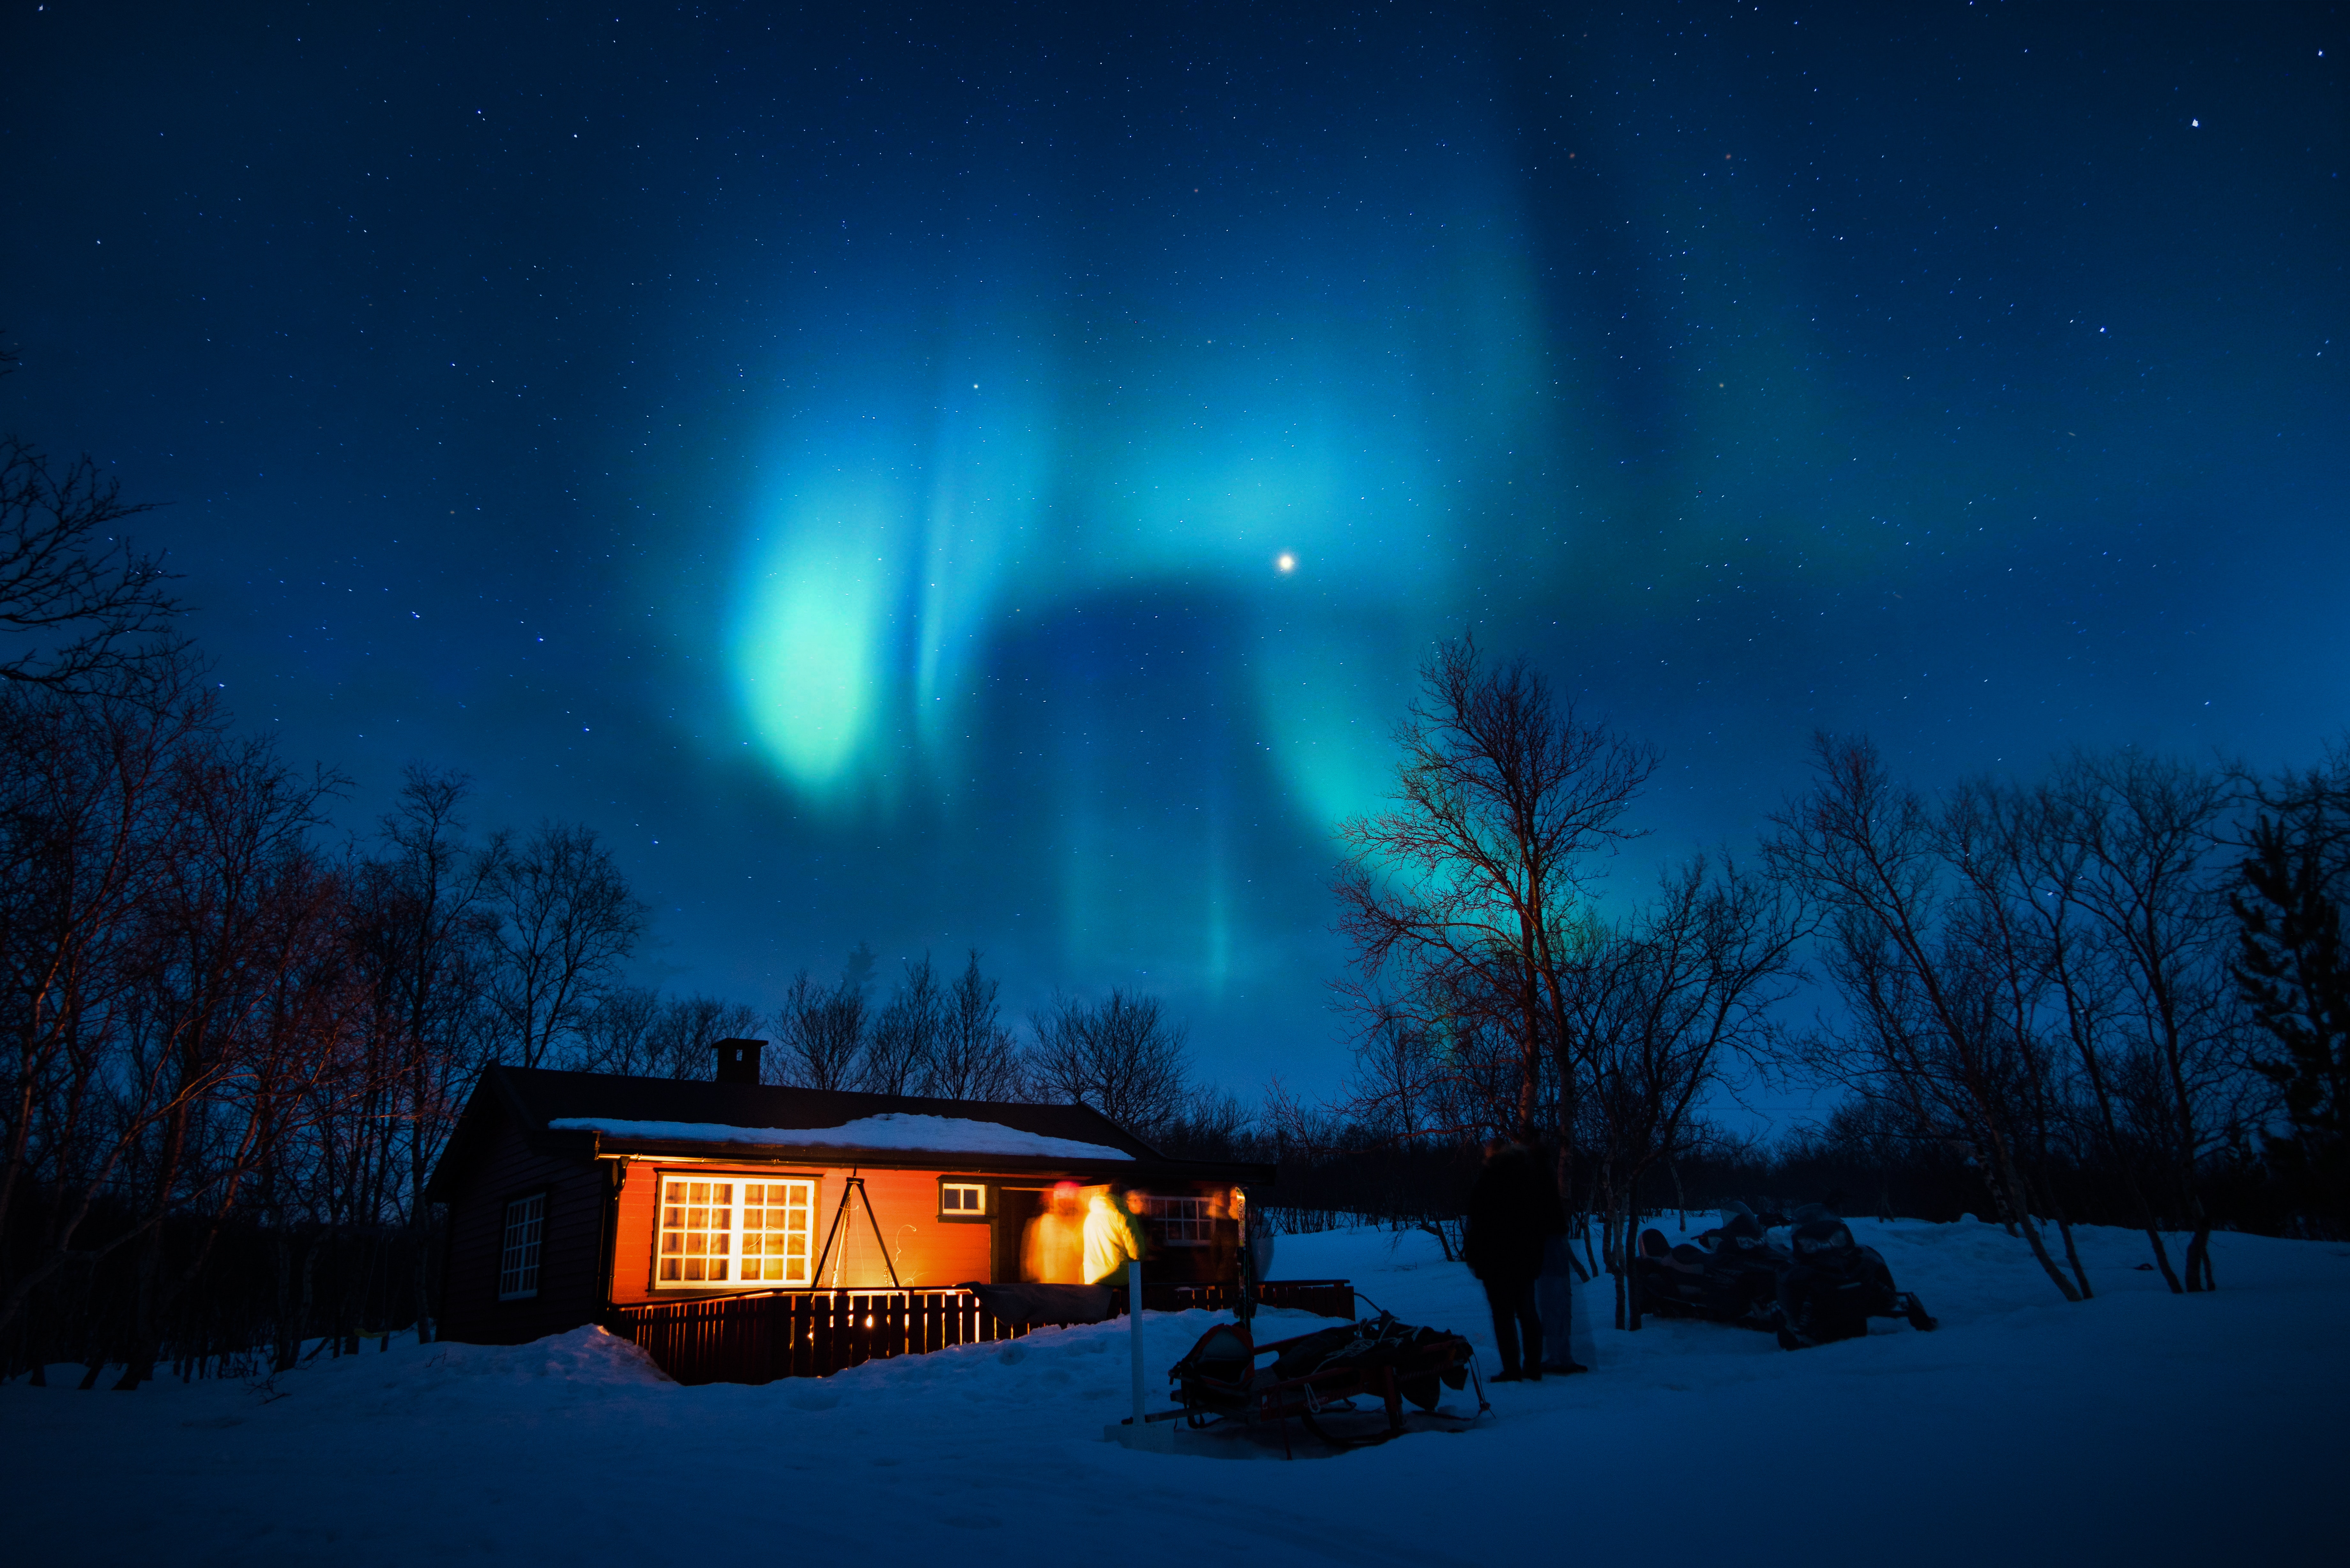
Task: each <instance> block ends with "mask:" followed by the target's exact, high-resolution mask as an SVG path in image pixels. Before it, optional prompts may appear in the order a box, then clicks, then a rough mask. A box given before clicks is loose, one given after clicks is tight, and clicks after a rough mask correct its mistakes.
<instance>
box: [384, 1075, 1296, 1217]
mask: <svg viewBox="0 0 2350 1568" xmlns="http://www.w3.org/2000/svg"><path fill="white" fill-rule="evenodd" d="M498 1120H504V1121H507V1122H509V1123H511V1124H512V1125H513V1126H515V1127H518V1128H519V1129H520V1130H521V1131H522V1132H523V1133H524V1135H525V1137H530V1138H531V1140H532V1141H533V1142H534V1143H535V1144H537V1145H539V1146H540V1147H545V1148H546V1149H547V1150H548V1152H550V1153H552V1152H556V1151H558V1150H567V1151H570V1152H576V1153H577V1154H578V1155H580V1156H582V1157H583V1158H594V1157H595V1156H596V1155H598V1154H638V1155H674V1156H681V1157H688V1158H723V1159H769V1160H771V1159H777V1158H785V1159H793V1160H822V1161H823V1162H824V1163H826V1164H827V1165H852V1164H853V1165H860V1166H873V1167H892V1166H895V1167H900V1168H904V1167H919V1168H940V1169H949V1170H956V1171H963V1170H972V1171H995V1170H1003V1171H1007V1172H1020V1173H1033V1174H1039V1175H1046V1174H1070V1175H1076V1174H1093V1175H1098V1176H1103V1177H1110V1176H1112V1175H1113V1174H1114V1175H1115V1176H1116V1177H1118V1178H1122V1179H1150V1178H1159V1179H1166V1178H1169V1177H1174V1176H1185V1177H1191V1178H1193V1179H1205V1180H1211V1181H1260V1182H1261V1181H1269V1180H1271V1179H1272V1176H1273V1171H1272V1168H1270V1167H1268V1166H1259V1165H1253V1164H1243V1163H1238V1162H1233V1161H1225V1160H1175V1159H1169V1158H1166V1157H1164V1156H1162V1155H1160V1154H1159V1152H1158V1151H1157V1150H1155V1149H1153V1148H1151V1147H1150V1146H1149V1145H1148V1144H1146V1143H1144V1142H1143V1141H1142V1140H1141V1139H1139V1138H1138V1137H1134V1136H1133V1135H1132V1134H1130V1133H1128V1132H1127V1131H1126V1130H1125V1129H1124V1128H1122V1127H1119V1126H1118V1124H1117V1123H1116V1122H1113V1121H1111V1120H1110V1119H1109V1118H1108V1117H1107V1116H1104V1115H1102V1113H1101V1112H1099V1111H1097V1110H1095V1109H1094V1108H1093V1107H1092V1106H1083V1105H1074V1106H1035V1105H1013V1104H1004V1103H999V1102H995V1101H988V1100H944V1099H931V1098H927V1097H924V1096H914V1095H868V1094H857V1093H850V1092H847V1091H833V1090H823V1089H792V1088H783V1087H779V1086H776V1085H766V1084H721V1083H714V1082H710V1081H707V1080H702V1081H697V1080H693V1079H681V1078H632V1077H626V1076H623V1075H619V1074H614V1073H572V1072H560V1071H556V1070H554V1069H551V1068H543V1067H542V1068H534V1067H507V1066H498V1065H493V1066H491V1067H489V1068H487V1069H485V1070H484V1072H483V1074H482V1076H481V1080H480V1081H479V1083H477V1084H476V1085H475V1086H474V1090H473V1097H472V1098H471V1100H469V1101H468V1102H467V1104H466V1106H465V1110H464V1113H463V1116H461V1117H460V1118H459V1121H458V1126H457V1127H456V1128H455V1130H454V1131H453V1132H452V1135H451V1137H450V1140H449V1147H448V1148H447V1149H446V1150H445V1151H444V1152H443V1153H442V1157H441V1159H440V1161H439V1163H438V1165H437V1166H436V1168H434V1171H433V1175H432V1182H431V1184H430V1185H429V1186H428V1188H427V1189H426V1191H427V1196H428V1197H430V1198H432V1199H434V1200H435V1201H445V1200H447V1199H450V1198H451V1197H452V1196H454V1189H455V1187H457V1186H458V1185H461V1184H462V1183H463V1170H464V1168H465V1167H467V1166H468V1165H469V1164H470V1163H471V1161H472V1158H473V1153H474V1151H475V1150H476V1149H477V1148H478V1147H480V1145H481V1143H482V1142H483V1140H484V1138H486V1137H487V1136H488V1134H489V1132H490V1129H491V1126H492V1124H493V1123H494V1122H495V1121H498Z"/></svg>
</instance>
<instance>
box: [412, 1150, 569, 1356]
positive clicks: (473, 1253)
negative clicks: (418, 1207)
mask: <svg viewBox="0 0 2350 1568" xmlns="http://www.w3.org/2000/svg"><path fill="white" fill-rule="evenodd" d="M471 1174H472V1178H473V1179H472V1180H471V1181H469V1182H468V1183H467V1185H466V1188H465V1191H464V1196H463V1197H462V1198H460V1199H457V1200H456V1201H455V1202H453V1203H452V1204H451V1205H450V1206H449V1251H448V1271H449V1272H448V1277H447V1279H446V1281H445V1282H443V1287H442V1306H441V1333H442V1337H444V1338H447V1339H455V1340H463V1341H464V1342H466V1343H468V1344H473V1345H520V1344H523V1343H524V1342H525V1341H527V1340H533V1339H538V1338H542V1337H544V1336H545V1335H546V1334H560V1333H562V1332H563V1331H564V1330H566V1329H571V1328H577V1327H578V1326H579V1325H580V1324H583V1323H593V1322H595V1321H596V1317H597V1314H598V1311H599V1310H600V1308H601V1305H602V1301H601V1291H600V1289H599V1286H600V1283H601V1282H600V1280H599V1279H598V1275H599V1273H600V1272H601V1270H602V1268H603V1262H604V1259H603V1248H602V1246H601V1245H600V1241H601V1236H602V1227H603V1212H602V1210H603V1203H604V1184H603V1178H602V1176H601V1174H600V1173H599V1172H598V1170H597V1168H596V1162H595V1161H594V1160H592V1159H581V1158H576V1157H574V1158H555V1157H551V1156H547V1155H544V1154H540V1153H538V1152H537V1151H536V1150H534V1149H533V1148H532V1147H530V1146H529V1144H528V1143H527V1142H526V1141H525V1139H524V1138H523V1137H522V1135H521V1134H519V1133H518V1132H516V1131H515V1129H514V1128H513V1127H511V1126H502V1127H500V1128H499V1129H498V1131H497V1132H496V1133H495V1134H494V1136H493V1137H492V1138H491V1141H490V1147H489V1149H488V1150H487V1151H486V1152H485V1153H484V1155H483V1157H482V1158H481V1161H480V1163H479V1164H478V1165H477V1166H475V1168H473V1171H472V1173H471ZM539 1191H544V1192H545V1193H546V1229H545V1230H544V1231H542V1232H541V1240H540V1244H539V1263H538V1294H537V1295H536V1296H534V1297H530V1298H528V1299H526V1300H522V1301H511V1302H502V1301H500V1300H498V1249H499V1247H500V1245H501V1243H502V1242H503V1241H504V1228H505V1210H506V1204H507V1203H508V1201H510V1200H511V1199H516V1198H522V1197H526V1196H527V1195H529V1194H530V1193H533V1192H539Z"/></svg>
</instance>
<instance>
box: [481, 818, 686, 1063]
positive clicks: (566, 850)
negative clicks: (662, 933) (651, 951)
mask: <svg viewBox="0 0 2350 1568" xmlns="http://www.w3.org/2000/svg"><path fill="white" fill-rule="evenodd" d="M497 847H498V853H497V854H496V855H495V856H494V860H493V865H492V869H491V875H490V879H489V888H488V908H489V909H491V910H492V911H494V914H495V916H496V918H497V924H496V926H495V928H494V935H493V936H492V939H491V940H492V942H493V943H494V947H495V950H496V955H497V965H496V969H495V971H494V979H493V981H492V989H491V992H490V995H491V1000H492V1002H493V1003H494V1005H495V1006H496V1008H497V1010H498V1013H499V1017H500V1021H501V1023H503V1024H504V1033H506V1036H507V1037H508V1038H509V1039H510V1040H512V1041H513V1043H514V1044H515V1051H516V1054H518V1055H519V1056H520V1058H521V1064H522V1065H523V1066H525V1067H536V1066H540V1065H543V1064H546V1063H548V1062H550V1061H552V1060H553V1059H554V1057H555V1055H556V1047H557V1045H558V1043H560V1042H562V1041H564V1040H566V1039H568V1038H570V1037H572V1036H574V1035H576V1034H577V1033H578V1031H579V1030H580V1028H581V1026H582V1025H583V1024H584V1023H586V1021H587V1015H588V1013H589V1012H591V1011H592V1010H593V1008H594V1006H595V1002H596V997H597V995H598V992H600V991H601V990H602V988H603V987H604V986H606V985H608V984H609V983H611V981H612V979H613V977H614V976H616V975H617V974H618V973H619V969H620V965H621V964H622V963H623V962H625V961H627V959H628V957H629V954H630V953H631V952H633V951H634V950H636V945H637V940H638V938H639V937H640V936H642V935H643V934H644V929H645V922H646V920H647V919H648V918H649V917H650V914H651V910H650V909H648V908H647V907H646V906H645V905H644V903H643V902H642V901H640V900H639V898H637V897H636V896H635V895H634V894H632V893H630V892H629V884H628V879H627V878H626V877H623V876H622V875H621V874H620V868H619V867H618V866H617V865H615V864H614V863H613V860H612V856H611V852H610V851H608V850H607V849H605V848H604V847H603V846H601V845H599V844H598V843H597V842H596V830H595V829H593V828H591V827H587V826H581V825H579V824H577V823H560V822H557V823H546V824H544V825H542V826H540V827H539V829H538V831H537V832H536V833H535V834H533V835H532V836H530V838H529V839H528V840H527V841H526V842H525V843H524V844H523V845H522V846H520V847H518V848H516V847H513V846H508V845H506V844H505V843H504V841H503V840H501V841H498V846H497Z"/></svg>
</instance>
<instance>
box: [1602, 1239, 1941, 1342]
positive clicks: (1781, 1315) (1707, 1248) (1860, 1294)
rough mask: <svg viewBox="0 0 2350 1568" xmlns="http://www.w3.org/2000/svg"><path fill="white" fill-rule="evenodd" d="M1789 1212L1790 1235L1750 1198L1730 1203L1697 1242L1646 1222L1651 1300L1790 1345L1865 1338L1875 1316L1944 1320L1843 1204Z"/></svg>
mask: <svg viewBox="0 0 2350 1568" xmlns="http://www.w3.org/2000/svg"><path fill="white" fill-rule="evenodd" d="M1770 1218H1772V1219H1774V1220H1775V1219H1779V1218H1780V1216H1778V1215H1775V1214H1774V1215H1772V1216H1771V1217H1770ZM1786 1220H1787V1226H1786V1229H1787V1232H1788V1234H1787V1241H1786V1242H1785V1244H1784V1245H1779V1244H1775V1243H1774V1242H1773V1241H1772V1239H1771V1234H1770V1229H1766V1228H1765V1226H1764V1225H1763V1219H1762V1217H1761V1216H1758V1215H1756V1214H1755V1213H1754V1212H1753V1211H1752V1210H1749V1209H1747V1208H1746V1206H1745V1205H1743V1204H1733V1205H1731V1208H1730V1209H1728V1210H1724V1215H1723V1222H1722V1223H1721V1226H1719V1227H1718V1228H1716V1229H1714V1230H1711V1231H1706V1232H1704V1233H1703V1234H1702V1235H1700V1236H1699V1238H1698V1241H1697V1244H1696V1245H1691V1244H1690V1243H1689V1242H1686V1241H1684V1242H1682V1243H1681V1244H1680V1245H1679V1246H1673V1245H1670V1244H1669V1243H1668V1242H1667V1241H1666V1240H1665V1238H1664V1233H1663V1232H1662V1231H1642V1232H1641V1233H1640V1255H1639V1257H1638V1259H1636V1260H1634V1262H1633V1268H1634V1269H1635V1271H1636V1272H1637V1273H1638V1279H1639V1284H1640V1299H1641V1307H1642V1310H1643V1311H1645V1312H1651V1313H1654V1314H1657V1315H1658V1316H1659V1317H1694V1318H1703V1319H1706V1320H1708V1321H1710V1322H1713V1323H1726V1324H1735V1325H1737V1326H1739V1327H1742V1328H1754V1329H1762V1330H1765V1331H1767V1332H1769V1333H1771V1334H1775V1335H1777V1336H1778V1340H1779V1343H1780V1345H1783V1346H1784V1347H1785V1348H1786V1349H1789V1350H1801V1349H1804V1348H1805V1347H1807V1346H1810V1345H1825V1344H1828V1343H1830V1342H1832V1341H1835V1340H1839V1339H1857V1338H1859V1337H1860V1336H1861V1335H1863V1334H1866V1333H1867V1332H1868V1320H1869V1319H1870V1318H1872V1317H1900V1318H1906V1319H1908V1323H1909V1326H1910V1327H1912V1328H1915V1329H1918V1331H1920V1332H1921V1333H1929V1332H1931V1331H1932V1330H1933V1329H1934V1328H1935V1327H1936V1326H1937V1324H1935V1321H1934V1319H1933V1317H1932V1316H1931V1315H1930V1314H1928V1312H1927V1311H1926V1308H1925V1303H1922V1302H1920V1301H1919V1300H1918V1294H1917V1293H1916V1292H1915V1291H1902V1290H1896V1289H1895V1288H1894V1284H1893V1271H1892V1270H1891V1269H1890V1268H1889V1267H1887V1264H1886V1262H1885V1257H1884V1254H1882V1253H1881V1252H1879V1251H1877V1249H1876V1248H1874V1247H1864V1246H1862V1245H1861V1244H1860V1243H1859V1242H1858V1241H1856V1240H1854V1238H1853V1234H1852V1228H1851V1227H1850V1226H1848V1225H1846V1223H1845V1222H1844V1220H1842V1219H1840V1218H1838V1217H1837V1215H1836V1213H1835V1210H1831V1209H1828V1208H1827V1207H1825V1205H1822V1204H1817V1203H1811V1204H1805V1205H1804V1207H1803V1208H1801V1209H1798V1210H1795V1212H1794V1214H1792V1215H1789V1216H1787V1217H1786Z"/></svg>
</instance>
